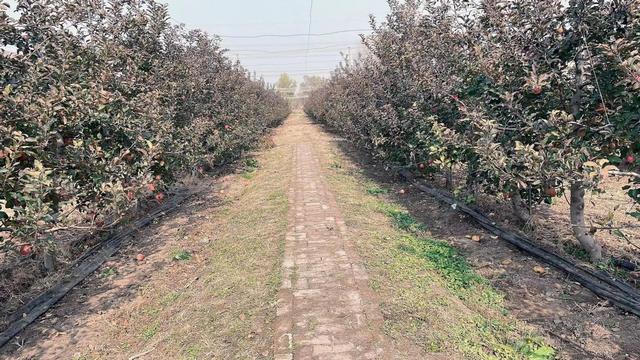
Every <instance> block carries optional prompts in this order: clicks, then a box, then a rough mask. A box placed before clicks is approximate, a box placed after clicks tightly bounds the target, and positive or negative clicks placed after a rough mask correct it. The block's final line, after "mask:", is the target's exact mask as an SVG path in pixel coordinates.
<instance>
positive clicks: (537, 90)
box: [531, 84, 542, 95]
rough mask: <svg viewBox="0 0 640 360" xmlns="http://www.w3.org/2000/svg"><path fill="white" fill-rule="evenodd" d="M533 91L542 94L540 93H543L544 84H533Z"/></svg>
mask: <svg viewBox="0 0 640 360" xmlns="http://www.w3.org/2000/svg"><path fill="white" fill-rule="evenodd" d="M531 91H532V92H533V93H534V94H536V95H540V94H542V86H540V85H538V84H536V85H533V88H532V89H531Z"/></svg>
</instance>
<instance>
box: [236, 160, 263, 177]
mask: <svg viewBox="0 0 640 360" xmlns="http://www.w3.org/2000/svg"><path fill="white" fill-rule="evenodd" d="M243 165H244V171H243V172H242V173H241V174H240V176H242V177H243V178H244V179H247V180H251V179H253V178H254V177H255V175H256V171H257V170H258V168H259V167H260V163H259V162H258V160H257V159H254V158H248V159H245V160H244V163H243Z"/></svg>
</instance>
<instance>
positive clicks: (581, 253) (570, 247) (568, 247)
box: [562, 242, 589, 261]
mask: <svg viewBox="0 0 640 360" xmlns="http://www.w3.org/2000/svg"><path fill="white" fill-rule="evenodd" d="M562 247H563V248H564V251H565V252H566V253H567V254H569V255H571V256H573V257H575V258H577V259H580V260H583V261H589V253H588V252H587V250H585V249H584V248H582V247H581V246H578V245H576V244H574V243H572V242H566V243H565V244H564V245H563V246H562Z"/></svg>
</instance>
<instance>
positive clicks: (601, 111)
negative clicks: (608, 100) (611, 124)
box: [596, 103, 607, 114]
mask: <svg viewBox="0 0 640 360" xmlns="http://www.w3.org/2000/svg"><path fill="white" fill-rule="evenodd" d="M596 112H597V113H598V114H604V113H606V112H607V107H606V106H604V104H603V103H600V104H598V107H597V108H596Z"/></svg>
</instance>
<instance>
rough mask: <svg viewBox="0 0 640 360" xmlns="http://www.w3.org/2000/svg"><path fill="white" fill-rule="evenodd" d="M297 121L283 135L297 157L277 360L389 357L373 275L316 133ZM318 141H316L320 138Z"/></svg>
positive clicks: (302, 119)
mask: <svg viewBox="0 0 640 360" xmlns="http://www.w3.org/2000/svg"><path fill="white" fill-rule="evenodd" d="M317 131H319V130H318V129H317V128H316V127H315V126H312V125H311V124H310V123H309V121H308V119H306V117H304V116H303V115H293V116H292V117H291V118H290V119H289V120H288V122H287V125H286V127H285V129H284V130H283V133H282V134H281V135H280V136H282V137H284V138H285V139H287V140H288V143H289V144H288V145H289V146H290V147H291V150H292V151H293V152H294V157H293V158H294V166H293V172H294V178H293V181H292V183H291V188H290V190H289V199H290V210H289V230H288V233H287V237H286V245H285V255H284V262H283V273H284V277H283V282H282V287H281V291H280V294H279V299H278V309H277V314H278V318H277V326H276V348H275V358H276V360H286V359H294V358H295V359H309V358H313V359H373V358H381V357H387V358H388V357H390V356H391V355H390V354H392V351H391V349H390V348H389V341H387V339H385V337H384V336H383V334H382V330H381V329H382V314H381V313H380V310H379V304H378V302H377V301H376V299H375V296H374V295H373V294H372V292H371V291H370V290H369V287H368V284H367V282H368V276H367V274H366V272H365V270H364V268H363V266H362V264H361V261H360V260H359V259H358V256H357V254H356V252H355V250H354V249H353V246H352V245H351V244H350V243H349V242H348V240H347V239H346V238H345V236H346V233H347V232H346V227H345V223H344V221H343V219H342V215H341V213H340V210H339V209H338V205H337V204H336V200H335V198H334V195H333V194H332V192H331V190H330V189H329V188H328V186H327V184H326V181H325V179H324V177H323V174H322V170H321V169H322V166H321V165H320V160H319V159H318V154H317V153H316V150H315V149H314V146H313V140H314V138H317V134H316V133H315V132H317ZM314 135H315V136H314Z"/></svg>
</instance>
